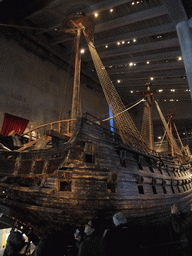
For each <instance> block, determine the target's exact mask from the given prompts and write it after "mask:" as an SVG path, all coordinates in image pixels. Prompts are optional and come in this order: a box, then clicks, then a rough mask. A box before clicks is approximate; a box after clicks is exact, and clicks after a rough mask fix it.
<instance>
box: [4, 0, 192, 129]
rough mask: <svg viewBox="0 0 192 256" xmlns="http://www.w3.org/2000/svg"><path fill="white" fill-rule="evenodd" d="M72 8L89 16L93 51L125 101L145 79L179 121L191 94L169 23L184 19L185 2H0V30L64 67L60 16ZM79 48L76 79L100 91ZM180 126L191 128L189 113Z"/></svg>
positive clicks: (65, 38) (190, 7)
mask: <svg viewBox="0 0 192 256" xmlns="http://www.w3.org/2000/svg"><path fill="white" fill-rule="evenodd" d="M78 12H83V13H84V14H85V15H87V16H88V17H90V18H91V19H92V20H93V22H94V25H95V31H94V44H95V47H96V50H97V52H98V53H99V56H100V57H101V59H102V62H103V64H104V66H105V68H106V70H107V71H108V74H109V76H110V78H111V80H112V82H113V84H114V85H115V87H116V89H117V91H118V92H119V94H120V96H121V97H122V99H123V100H124V102H125V103H126V104H127V105H128V104H131V103H132V102H135V101H136V100H138V99H139V98H140V97H142V95H143V92H144V91H145V89H146V87H145V84H146V83H149V82H151V84H152V90H153V91H156V92H157V95H156V98H157V100H158V101H159V104H160V105H161V104H162V105H165V104H168V109H170V108H171V110H172V111H173V113H175V116H176V119H178V120H182V115H181V114H176V113H179V111H178V110H180V109H181V106H184V105H188V107H187V108H186V107H185V108H184V109H183V112H190V111H189V107H190V106H191V94H190V90H189V87H188V82H187V78H186V73H185V68H184V64H183V60H182V55H181V50H180V46H179V41H178V37H177V32H176V27H175V26H176V24H177V23H178V22H179V21H182V20H184V19H188V20H190V18H191V16H192V3H191V1H190V0H187V1H186V0H185V1H184V0H183V3H182V1H181V0H174V1H171V0H169V1H166V0H138V1H136V0H126V1H125V0H105V1H104V0H85V1H81V0H79V1H74V0H70V1H69V0H33V1H27V0H22V1H19V2H18V1H15V0H1V1H0V23H1V29H2V31H3V33H5V34H7V36H9V35H13V37H14V38H15V39H16V40H18V41H19V42H20V43H21V44H22V45H23V46H24V47H26V48H28V49H29V50H31V51H33V52H34V53H35V54H37V55H39V56H40V57H41V58H43V59H47V60H50V61H52V62H54V63H55V64H57V65H58V66H60V67H61V68H65V69H67V67H68V63H71V53H72V52H73V50H72V46H73V41H74V40H73V37H72V36H71V34H67V33H65V31H64V29H63V20H64V19H65V18H66V17H68V16H69V15H70V14H72V13H78ZM191 23H192V22H191ZM81 49H84V53H83V54H82V74H83V75H82V79H83V81H84V82H85V83H87V85H88V86H89V87H90V88H92V89H94V90H101V87H100V85H99V80H98V78H97V75H96V72H95V68H94V65H93V63H92V60H91V56H90V53H89V51H88V47H87V45H86V42H85V40H82V41H81ZM186 102H187V104H186ZM184 103H185V104H184ZM180 112H181V111H180ZM178 115H179V116H178ZM182 124H183V125H188V126H191V127H192V115H191V114H189V115H188V118H187V119H185V120H183V122H182Z"/></svg>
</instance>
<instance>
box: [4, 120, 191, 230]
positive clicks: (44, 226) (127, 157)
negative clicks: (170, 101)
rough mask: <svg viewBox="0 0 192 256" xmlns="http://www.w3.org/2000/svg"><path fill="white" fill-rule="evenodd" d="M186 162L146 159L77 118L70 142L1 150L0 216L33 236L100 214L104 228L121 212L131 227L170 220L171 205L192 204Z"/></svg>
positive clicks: (185, 206) (103, 130) (93, 124)
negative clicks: (28, 230)
mask: <svg viewBox="0 0 192 256" xmlns="http://www.w3.org/2000/svg"><path fill="white" fill-rule="evenodd" d="M191 192H192V174H191V166H190V165H189V164H185V165H184V164H181V163H179V162H178V161H177V159H165V158H162V157H161V158H160V157H159V156H158V155H155V154H154V155H145V154H143V153H140V152H138V151H133V150H132V149H131V148H129V147H127V146H125V145H124V144H123V143H122V141H121V139H120V137H119V136H118V135H117V134H115V133H114V132H111V131H110V130H108V129H106V128H104V127H102V125H99V124H98V123H97V122H93V121H90V120H88V119H87V118H85V117H82V118H80V119H79V120H78V122H77V124H76V130H75V132H74V134H73V136H72V138H71V139H70V140H69V141H68V142H64V140H62V139H61V140H60V142H59V143H57V144H56V145H55V146H52V147H50V148H47V149H40V150H26V151H22V152H15V151H5V150H1V151H0V210H1V212H2V213H4V214H5V215H6V216H8V217H10V218H13V219H15V220H17V221H19V222H20V223H23V224H24V225H26V226H29V227H31V228H33V230H34V232H35V233H36V234H42V233H45V232H47V231H49V230H51V229H58V228H62V227H65V226H67V225H69V226H74V225H75V226H77V225H84V223H86V221H88V220H89V219H90V218H91V217H92V216H95V215H99V216H100V217H101V218H103V220H105V223H107V224H108V226H110V225H111V219H112V215H113V214H114V213H116V212H118V211H122V212H123V213H124V214H125V215H126V217H127V218H128V220H129V221H131V222H132V224H134V225H137V224H139V223H142V224H144V223H145V224H149V223H150V224H152V225H153V224H156V225H157V224H158V223H161V222H162V221H163V222H166V221H168V219H169V216H170V206H171V205H172V204H173V203H175V202H177V203H178V204H180V206H181V207H182V208H183V209H185V210H188V208H189V204H190V203H191V202H192V194H191Z"/></svg>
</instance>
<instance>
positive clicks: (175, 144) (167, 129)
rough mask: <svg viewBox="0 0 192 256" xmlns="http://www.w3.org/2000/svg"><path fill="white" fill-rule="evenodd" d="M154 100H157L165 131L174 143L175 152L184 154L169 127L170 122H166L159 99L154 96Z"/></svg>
mask: <svg viewBox="0 0 192 256" xmlns="http://www.w3.org/2000/svg"><path fill="white" fill-rule="evenodd" d="M153 100H154V102H155V105H156V107H157V110H158V112H159V116H160V118H161V120H162V122H163V125H164V127H165V131H166V133H167V135H168V138H169V140H170V143H171V144H172V146H173V148H174V150H175V152H176V153H177V154H178V155H183V154H182V152H181V150H180V148H179V146H178V145H177V143H176V141H175V139H174V137H173V135H172V133H171V132H170V129H169V127H168V124H167V122H166V120H165V118H164V116H163V113H162V112H161V109H160V107H159V105H158V103H157V101H156V100H155V99H154V98H153Z"/></svg>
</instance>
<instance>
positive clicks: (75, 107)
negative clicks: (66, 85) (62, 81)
mask: <svg viewBox="0 0 192 256" xmlns="http://www.w3.org/2000/svg"><path fill="white" fill-rule="evenodd" d="M80 35H81V29H80V28H77V34H76V56H75V74H74V84H73V99H72V111H71V118H72V119H76V118H77V117H78V116H79V114H80V102H79V98H80V96H79V94H80V69H81V58H80V49H79V45H80Z"/></svg>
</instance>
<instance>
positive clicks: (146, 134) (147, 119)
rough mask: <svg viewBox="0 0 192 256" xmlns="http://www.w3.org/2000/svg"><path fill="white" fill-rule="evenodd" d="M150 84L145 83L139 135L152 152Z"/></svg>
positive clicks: (151, 93) (151, 94)
mask: <svg viewBox="0 0 192 256" xmlns="http://www.w3.org/2000/svg"><path fill="white" fill-rule="evenodd" d="M150 85H151V83H147V84H146V87H147V91H146V92H145V93H144V96H145V99H146V101H145V105H144V114H143V123H142V129H141V134H142V136H143V138H144V139H145V141H146V143H147V144H148V146H149V148H150V149H151V150H154V134H153V121H152V108H151V104H152V96H153V94H154V93H153V92H152V91H151V88H150Z"/></svg>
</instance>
